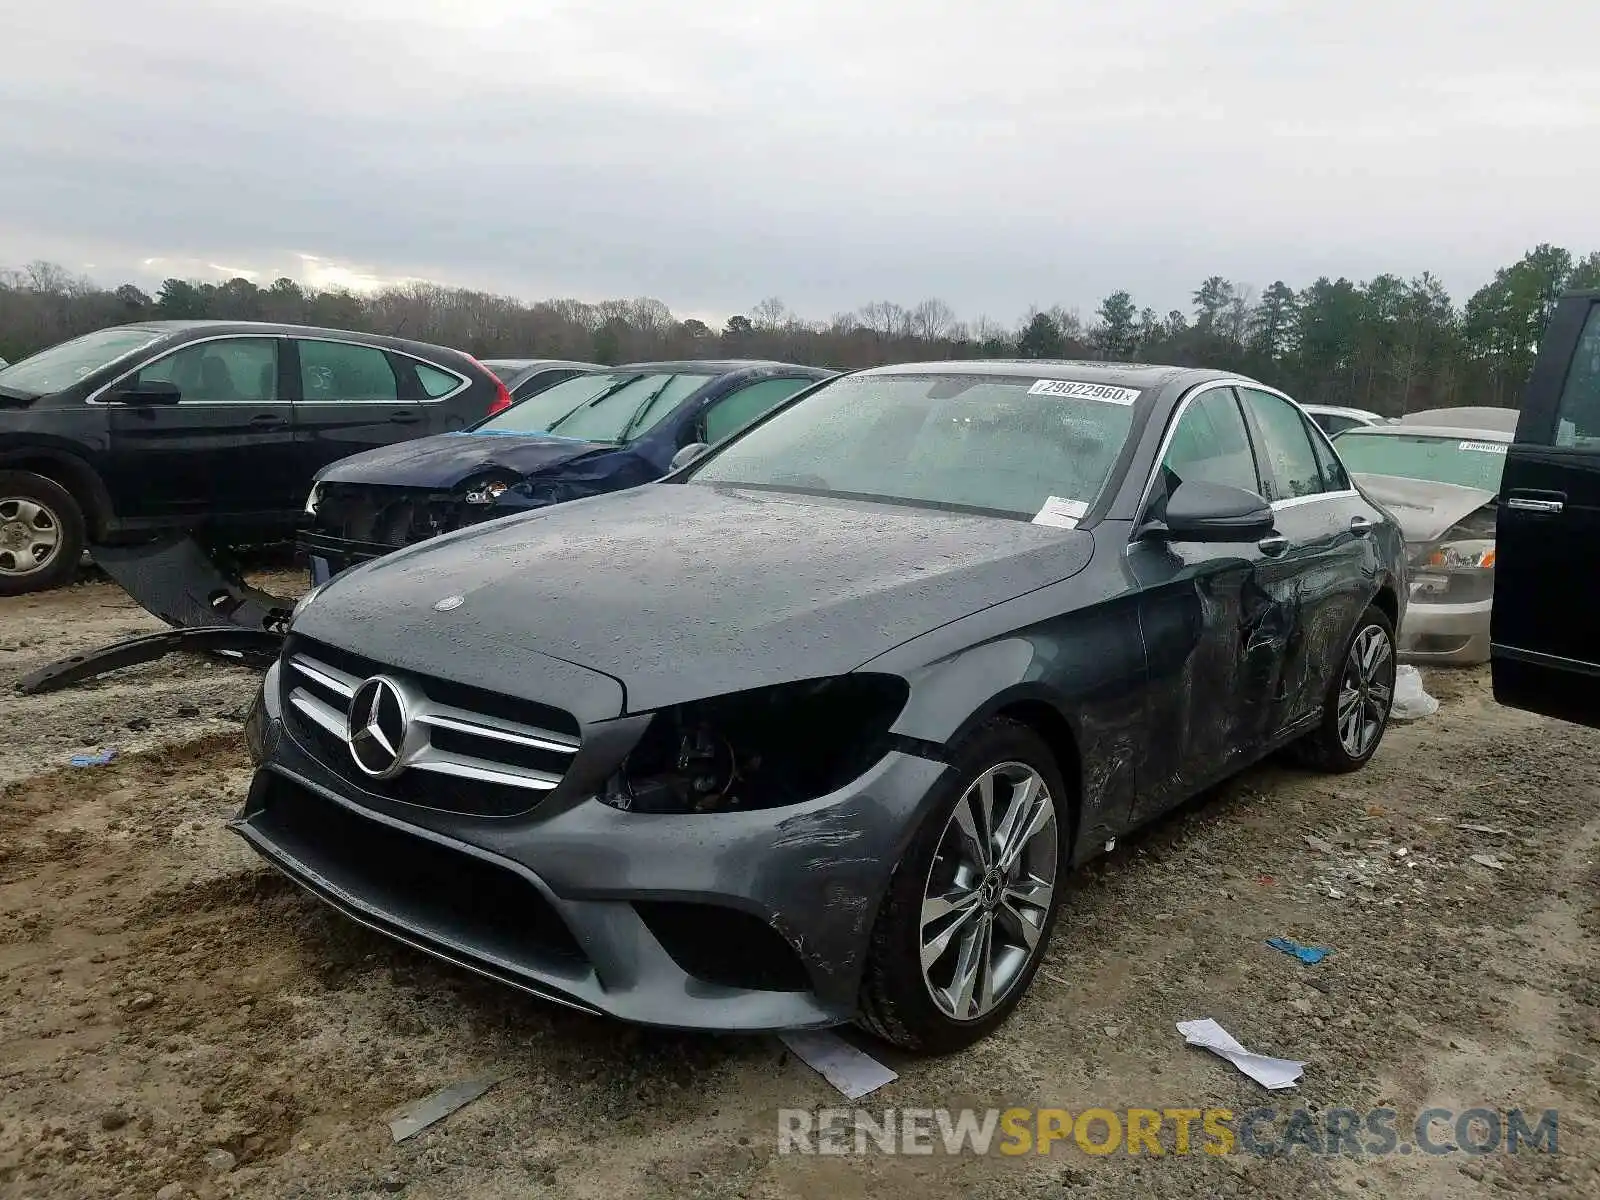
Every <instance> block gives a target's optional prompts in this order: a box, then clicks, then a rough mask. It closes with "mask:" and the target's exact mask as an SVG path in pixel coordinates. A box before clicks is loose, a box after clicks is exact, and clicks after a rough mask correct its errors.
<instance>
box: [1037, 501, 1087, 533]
mask: <svg viewBox="0 0 1600 1200" xmlns="http://www.w3.org/2000/svg"><path fill="white" fill-rule="evenodd" d="M1088 511H1089V506H1088V505H1087V504H1085V503H1084V502H1083V501H1082V500H1066V499H1063V498H1062V497H1060V496H1046V497H1045V501H1044V506H1043V507H1042V508H1040V509H1039V512H1038V514H1037V515H1036V516H1035V517H1034V518H1033V523H1034V524H1035V525H1050V526H1053V527H1055V528H1056V529H1076V528H1077V527H1078V518H1080V517H1081V516H1083V514H1084V513H1086V512H1088Z"/></svg>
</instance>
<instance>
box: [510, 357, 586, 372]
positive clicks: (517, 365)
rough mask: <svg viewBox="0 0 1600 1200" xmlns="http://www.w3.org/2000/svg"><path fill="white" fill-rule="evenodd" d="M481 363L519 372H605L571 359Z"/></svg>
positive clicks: (534, 359) (535, 359) (521, 359)
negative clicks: (556, 369) (565, 369)
mask: <svg viewBox="0 0 1600 1200" xmlns="http://www.w3.org/2000/svg"><path fill="white" fill-rule="evenodd" d="M479 361H480V362H482V363H483V365H484V366H486V367H510V368H513V369H515V370H518V371H531V370H535V369H540V370H542V369H545V368H549V367H578V368H580V369H582V370H585V371H604V370H605V368H604V367H602V366H600V364H598V363H588V362H578V361H577V360H575V359H569V358H485V359H480V360H479Z"/></svg>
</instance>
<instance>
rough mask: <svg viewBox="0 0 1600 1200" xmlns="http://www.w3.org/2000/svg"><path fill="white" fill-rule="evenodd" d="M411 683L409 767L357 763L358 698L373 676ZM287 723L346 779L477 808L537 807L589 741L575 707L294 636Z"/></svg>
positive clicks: (379, 792)
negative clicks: (386, 773)
mask: <svg viewBox="0 0 1600 1200" xmlns="http://www.w3.org/2000/svg"><path fill="white" fill-rule="evenodd" d="M379 675H381V676H384V677H385V678H387V679H390V680H393V681H394V682H395V683H396V684H397V685H398V686H399V687H400V688H402V689H403V691H404V693H405V698H406V699H405V708H406V710H408V718H409V719H408V721H407V723H406V728H407V730H408V732H407V733H406V734H405V736H404V737H403V738H402V739H401V742H400V744H399V745H397V746H396V747H395V750H396V752H397V753H398V754H399V755H400V757H401V758H402V759H403V760H404V764H405V765H404V767H403V769H401V770H399V771H398V773H396V774H394V775H392V776H390V777H389V778H377V777H375V776H373V775H370V774H368V773H367V772H366V771H364V770H362V769H361V768H360V767H359V766H357V765H356V761H355V759H354V757H353V756H352V754H351V750H350V743H349V741H348V738H347V734H348V729H349V708H350V701H351V699H352V698H353V697H354V695H355V693H356V690H357V689H358V688H359V687H360V686H361V684H362V682H363V681H364V680H367V679H371V678H372V677H374V676H379ZM282 676H283V713H284V721H285V724H286V725H287V726H288V727H289V729H290V731H291V732H292V733H293V734H294V736H295V740H296V741H297V742H299V744H300V745H301V747H302V748H303V749H304V750H305V751H306V752H307V753H308V754H310V755H311V756H312V757H313V758H315V759H316V760H317V761H318V762H320V763H322V764H323V765H324V766H325V767H327V768H328V769H329V770H330V771H332V772H333V773H334V774H335V775H337V776H338V777H339V778H340V779H342V780H344V781H345V782H346V783H349V784H351V785H352V786H354V787H356V788H359V789H362V790H363V791H366V792H370V793H372V794H373V795H376V796H382V797H384V798H385V799H388V800H393V801H396V802H398V803H401V804H412V805H416V806H418V807H422V808H434V809H441V810H444V811H446V812H459V813H469V814H472V815H475V816H486V817H508V816H515V815H517V814H519V813H525V812H528V811H529V810H530V809H532V808H534V807H536V806H537V805H538V803H539V801H540V800H541V799H543V798H544V796H545V795H546V794H547V793H548V792H550V791H551V790H552V789H554V788H555V787H556V786H557V785H558V784H560V782H561V779H562V777H563V775H565V773H566V771H567V768H568V767H569V766H570V765H571V762H572V758H573V755H575V754H576V753H577V751H578V746H579V742H580V738H579V734H578V724H577V721H576V720H575V719H574V718H573V717H572V715H571V714H570V713H566V712H563V711H562V710H560V709H557V708H551V707H549V706H547V705H541V704H533V703H530V702H528V701H523V700H518V699H516V698H514V697H511V696H503V695H499V694H498V693H494V692H487V691H484V690H482V689H480V688H474V687H471V686H468V685H463V684H458V683H453V682H451V681H449V680H444V679H438V678H434V677H431V676H428V677H424V676H417V675H413V674H411V673H409V672H399V671H392V670H387V669H385V668H384V667H383V666H382V665H381V664H379V663H376V662H373V661H372V660H370V659H366V658H362V657H360V656H358V655H354V654H350V653H348V652H347V651H343V650H339V649H337V648H335V647H333V646H328V645H325V644H323V643H321V642H313V641H311V640H309V639H307V638H303V637H293V638H291V639H290V640H289V642H288V643H287V645H286V646H285V650H284V657H283V669H282Z"/></svg>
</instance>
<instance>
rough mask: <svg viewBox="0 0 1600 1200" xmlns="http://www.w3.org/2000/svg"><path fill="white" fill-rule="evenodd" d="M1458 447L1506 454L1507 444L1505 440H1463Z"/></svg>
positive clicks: (1480, 452) (1486, 452) (1484, 452)
mask: <svg viewBox="0 0 1600 1200" xmlns="http://www.w3.org/2000/svg"><path fill="white" fill-rule="evenodd" d="M1456 449H1457V450H1476V451H1477V452H1478V453H1479V454H1504V453H1505V452H1506V444H1505V443H1504V442H1462V443H1461V444H1460V445H1459V446H1457V447H1456Z"/></svg>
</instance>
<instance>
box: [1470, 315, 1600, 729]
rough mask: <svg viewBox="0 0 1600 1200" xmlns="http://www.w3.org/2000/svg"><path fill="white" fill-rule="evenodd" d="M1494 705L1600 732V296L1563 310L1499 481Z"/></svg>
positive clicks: (1492, 633) (1554, 321) (1550, 330)
mask: <svg viewBox="0 0 1600 1200" xmlns="http://www.w3.org/2000/svg"><path fill="white" fill-rule="evenodd" d="M1499 509H1500V513H1499V530H1498V534H1497V538H1498V545H1497V547H1496V551H1497V555H1498V559H1499V561H1498V562H1497V563H1496V568H1495V585H1494V610H1493V614H1492V616H1491V619H1490V628H1489V640H1490V656H1491V661H1492V663H1493V669H1494V694H1495V699H1497V700H1498V701H1500V703H1502V704H1506V705H1510V706H1511V707H1513V708H1524V709H1527V710H1529V711H1531V712H1537V713H1544V714H1546V715H1548V716H1552V717H1559V718H1561V719H1563V720H1567V721H1575V722H1578V723H1580V724H1583V725H1597V726H1600V632H1597V630H1600V626H1597V625H1596V623H1595V619H1594V613H1593V606H1594V603H1595V597H1596V596H1597V595H1600V292H1573V293H1570V294H1568V295H1566V296H1563V297H1562V298H1561V299H1560V301H1558V302H1557V304H1556V308H1555V312H1554V313H1553V314H1552V316H1551V318H1550V324H1549V326H1548V327H1547V328H1546V330H1545V335H1544V340H1543V341H1542V342H1541V343H1540V346H1539V357H1538V359H1537V360H1536V361H1535V363H1534V367H1533V373H1532V375H1530V376H1529V379H1528V388H1527V392H1526V394H1525V395H1524V397H1523V401H1522V415H1521V417H1520V418H1518V421H1517V434H1516V440H1515V441H1514V442H1513V443H1512V445H1511V449H1510V451H1509V452H1508V453H1507V455H1506V467H1505V472H1504V474H1502V475H1501V477H1500V504H1499Z"/></svg>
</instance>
